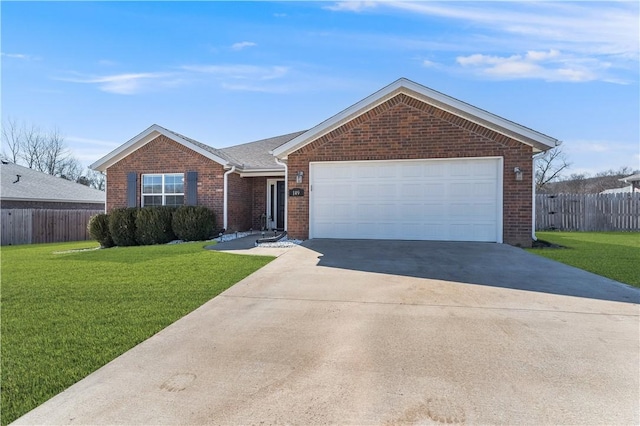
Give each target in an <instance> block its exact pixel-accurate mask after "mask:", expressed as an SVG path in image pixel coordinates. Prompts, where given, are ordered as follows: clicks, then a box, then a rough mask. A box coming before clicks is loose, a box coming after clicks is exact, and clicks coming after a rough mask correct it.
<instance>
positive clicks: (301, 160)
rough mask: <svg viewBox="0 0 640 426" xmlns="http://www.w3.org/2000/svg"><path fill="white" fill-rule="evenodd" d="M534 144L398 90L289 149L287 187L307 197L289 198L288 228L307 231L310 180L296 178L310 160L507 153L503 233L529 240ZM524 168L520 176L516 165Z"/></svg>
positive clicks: (515, 240)
mask: <svg viewBox="0 0 640 426" xmlns="http://www.w3.org/2000/svg"><path fill="white" fill-rule="evenodd" d="M532 154H533V151H532V148H531V147H530V146H528V145H524V144H522V143H520V142H518V141H515V140H513V139H511V138H509V137H507V136H504V135H501V134H498V133H496V132H494V131H492V130H489V129H487V128H485V127H482V126H480V125H478V124H474V123H472V122H469V121H467V120H465V119H463V118H460V117H457V116H454V115H452V114H449V113H447V112H445V111H442V110H440V109H438V108H435V107H433V106H430V105H427V104H425V103H423V102H420V101H418V100H416V99H414V98H411V97H409V96H406V95H404V94H400V95H398V96H395V97H394V98H392V99H390V100H388V101H387V102H385V103H383V104H381V105H379V106H377V107H376V108H374V109H372V110H370V111H368V112H367V113H365V114H363V115H361V116H359V117H357V118H355V119H354V120H352V121H350V122H348V123H345V124H344V125H342V126H340V127H339V128H337V129H335V130H333V131H332V132H330V133H328V134H326V135H324V136H322V137H320V138H319V139H317V140H315V141H313V142H312V143H310V144H308V145H306V146H304V147H302V148H300V149H299V150H298V151H296V152H294V153H292V154H289V156H288V164H289V176H288V184H289V187H290V188H292V187H294V186H295V187H297V188H303V189H304V190H305V196H304V197H290V198H289V216H288V232H289V234H290V235H291V237H293V238H300V239H306V238H308V237H309V183H308V179H305V182H304V183H303V184H296V183H295V173H296V172H297V171H299V170H301V171H303V172H304V174H305V176H309V162H311V161H356V160H392V159H428V158H458V157H489V156H491V157H503V158H504V182H503V191H504V192H503V202H504V208H503V226H504V229H503V239H504V242H505V243H508V244H512V245H519V246H523V247H528V246H531V207H532V204H531V203H532V201H531V196H532V193H531V191H532V189H531V179H532V172H533V171H532V167H533V164H532V160H531V156H532ZM516 166H517V167H520V169H521V170H522V171H523V172H524V176H523V180H522V181H516V180H515V177H514V173H513V169H514V167H516Z"/></svg>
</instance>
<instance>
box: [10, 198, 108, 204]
mask: <svg viewBox="0 0 640 426" xmlns="http://www.w3.org/2000/svg"><path fill="white" fill-rule="evenodd" d="M0 201H29V202H41V203H82V204H104V203H105V201H104V200H102V201H96V200H74V199H72V200H69V199H60V198H21V197H0Z"/></svg>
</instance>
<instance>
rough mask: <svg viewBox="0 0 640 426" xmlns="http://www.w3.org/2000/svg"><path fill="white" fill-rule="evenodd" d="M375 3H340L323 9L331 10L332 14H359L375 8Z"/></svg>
mask: <svg viewBox="0 0 640 426" xmlns="http://www.w3.org/2000/svg"><path fill="white" fill-rule="evenodd" d="M376 3H379V2H376V1H340V2H337V3H334V4H333V5H331V6H325V7H323V9H326V10H332V11H334V12H343V11H347V12H361V11H363V10H365V9H370V8H373V7H375V6H377V4H376Z"/></svg>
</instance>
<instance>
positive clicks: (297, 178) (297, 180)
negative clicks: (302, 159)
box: [296, 170, 304, 183]
mask: <svg viewBox="0 0 640 426" xmlns="http://www.w3.org/2000/svg"><path fill="white" fill-rule="evenodd" d="M303 176H304V172H303V171H302V170H301V171H299V172H298V173H296V183H302V177H303Z"/></svg>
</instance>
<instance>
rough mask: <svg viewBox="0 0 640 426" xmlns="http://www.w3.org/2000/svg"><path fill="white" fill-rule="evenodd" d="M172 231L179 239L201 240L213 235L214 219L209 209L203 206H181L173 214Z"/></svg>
mask: <svg viewBox="0 0 640 426" xmlns="http://www.w3.org/2000/svg"><path fill="white" fill-rule="evenodd" d="M172 225H173V232H175V233H176V236H177V237H178V238H180V239H181V240H185V241H202V240H206V239H208V238H210V237H211V236H213V230H214V229H215V226H216V219H215V216H214V214H213V212H212V211H211V210H209V209H208V208H206V207H203V206H182V207H178V209H177V210H176V211H175V213H174V214H173V221H172Z"/></svg>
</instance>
